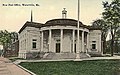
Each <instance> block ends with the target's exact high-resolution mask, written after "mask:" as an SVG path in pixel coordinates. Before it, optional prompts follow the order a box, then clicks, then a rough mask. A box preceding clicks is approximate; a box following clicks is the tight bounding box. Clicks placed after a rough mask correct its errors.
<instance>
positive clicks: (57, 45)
mask: <svg viewBox="0 0 120 75" xmlns="http://www.w3.org/2000/svg"><path fill="white" fill-rule="evenodd" d="M56 53H60V43H56Z"/></svg>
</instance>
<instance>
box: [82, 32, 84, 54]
mask: <svg viewBox="0 0 120 75" xmlns="http://www.w3.org/2000/svg"><path fill="white" fill-rule="evenodd" d="M82 52H84V31H83V32H82Z"/></svg>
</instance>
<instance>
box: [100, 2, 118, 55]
mask: <svg viewBox="0 0 120 75" xmlns="http://www.w3.org/2000/svg"><path fill="white" fill-rule="evenodd" d="M103 8H104V12H103V13H102V15H103V19H104V20H105V21H106V23H107V25H108V26H109V29H110V33H111V37H112V39H111V56H113V51H114V47H115V46H114V41H115V35H116V32H117V28H118V27H119V24H120V0H113V1H112V2H111V3H108V2H107V1H106V2H103Z"/></svg>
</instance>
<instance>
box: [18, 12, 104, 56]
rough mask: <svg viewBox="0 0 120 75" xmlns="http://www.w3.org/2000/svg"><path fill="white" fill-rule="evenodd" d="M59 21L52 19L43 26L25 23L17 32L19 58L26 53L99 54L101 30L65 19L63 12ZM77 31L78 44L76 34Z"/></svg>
mask: <svg viewBox="0 0 120 75" xmlns="http://www.w3.org/2000/svg"><path fill="white" fill-rule="evenodd" d="M62 15H63V17H62V18H61V19H52V20H49V21H47V22H46V23H45V24H41V23H35V22H33V21H32V18H31V22H28V21H27V22H26V23H25V24H24V25H23V27H22V28H21V29H20V31H19V57H21V58H26V56H27V53H28V52H47V53H49V52H53V53H80V52H99V53H101V52H102V51H101V30H100V28H94V27H92V26H87V25H84V24H83V23H82V22H79V28H78V27H77V24H78V23H77V20H74V19H67V18H66V12H64V11H63V14H62ZM78 30H79V43H78V39H77V33H78Z"/></svg>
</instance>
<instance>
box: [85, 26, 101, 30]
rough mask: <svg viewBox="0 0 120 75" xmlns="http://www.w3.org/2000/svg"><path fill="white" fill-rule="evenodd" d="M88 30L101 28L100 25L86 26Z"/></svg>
mask: <svg viewBox="0 0 120 75" xmlns="http://www.w3.org/2000/svg"><path fill="white" fill-rule="evenodd" d="M87 28H88V29H89V30H101V28H100V27H94V26H87Z"/></svg>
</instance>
